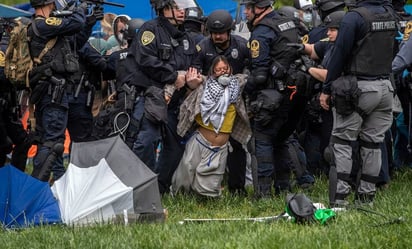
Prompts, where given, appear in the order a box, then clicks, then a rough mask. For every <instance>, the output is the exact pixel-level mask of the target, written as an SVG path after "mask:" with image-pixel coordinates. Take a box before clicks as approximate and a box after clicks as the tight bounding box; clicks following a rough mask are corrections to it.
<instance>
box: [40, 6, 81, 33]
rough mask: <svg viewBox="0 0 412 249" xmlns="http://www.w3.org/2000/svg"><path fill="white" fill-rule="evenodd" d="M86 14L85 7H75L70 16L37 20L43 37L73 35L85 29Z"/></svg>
mask: <svg viewBox="0 0 412 249" xmlns="http://www.w3.org/2000/svg"><path fill="white" fill-rule="evenodd" d="M85 23H86V16H85V14H84V10H83V9H80V8H78V9H75V10H74V11H73V14H71V15H70V16H68V17H64V18H60V17H49V18H47V19H45V20H44V21H43V22H38V21H37V22H36V25H37V26H36V27H37V29H38V30H39V33H40V34H41V35H42V36H43V37H56V36H71V35H74V34H76V33H79V32H81V31H82V30H83V28H84V26H85Z"/></svg>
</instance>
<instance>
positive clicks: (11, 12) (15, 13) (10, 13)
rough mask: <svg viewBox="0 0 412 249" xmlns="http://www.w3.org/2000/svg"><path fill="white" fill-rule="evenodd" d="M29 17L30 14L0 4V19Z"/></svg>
mask: <svg viewBox="0 0 412 249" xmlns="http://www.w3.org/2000/svg"><path fill="white" fill-rule="evenodd" d="M31 15H32V13H31V12H28V11H25V10H21V9H18V8H15V7H12V6H8V5H5V4H2V3H0V17H3V18H15V17H19V16H26V17H30V16H31Z"/></svg>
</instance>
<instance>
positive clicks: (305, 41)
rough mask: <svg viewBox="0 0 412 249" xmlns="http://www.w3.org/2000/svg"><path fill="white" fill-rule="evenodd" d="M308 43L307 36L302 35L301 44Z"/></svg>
mask: <svg viewBox="0 0 412 249" xmlns="http://www.w3.org/2000/svg"><path fill="white" fill-rule="evenodd" d="M308 42H309V35H308V34H306V35H304V36H303V37H302V43H303V44H306V43H308Z"/></svg>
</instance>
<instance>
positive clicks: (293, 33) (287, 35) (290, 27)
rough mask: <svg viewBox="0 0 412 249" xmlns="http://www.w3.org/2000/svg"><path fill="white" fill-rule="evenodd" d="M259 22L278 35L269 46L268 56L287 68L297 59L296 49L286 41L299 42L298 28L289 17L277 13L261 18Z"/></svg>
mask: <svg viewBox="0 0 412 249" xmlns="http://www.w3.org/2000/svg"><path fill="white" fill-rule="evenodd" d="M259 24H260V25H266V26H268V27H270V28H271V29H272V30H274V31H275V33H276V34H277V35H278V38H277V40H276V41H275V42H274V44H272V46H271V49H270V56H271V58H272V59H273V60H274V61H277V62H279V63H280V64H281V65H283V66H284V67H285V68H288V67H289V65H290V64H292V63H293V62H294V61H295V60H296V59H298V53H297V52H296V49H295V48H292V47H289V46H286V44H287V43H299V42H300V39H299V29H298V27H297V26H296V24H295V22H294V21H293V20H292V19H290V18H287V17H283V16H279V15H278V16H274V17H272V18H263V19H262V21H261V22H259Z"/></svg>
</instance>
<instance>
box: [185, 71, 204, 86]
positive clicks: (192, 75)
mask: <svg viewBox="0 0 412 249" xmlns="http://www.w3.org/2000/svg"><path fill="white" fill-rule="evenodd" d="M202 82H203V77H202V75H201V74H200V73H199V71H198V70H197V69H196V68H194V67H190V68H189V70H187V72H186V84H187V86H188V87H189V88H190V89H192V90H193V89H196V88H197V87H198V86H200V84H202Z"/></svg>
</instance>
